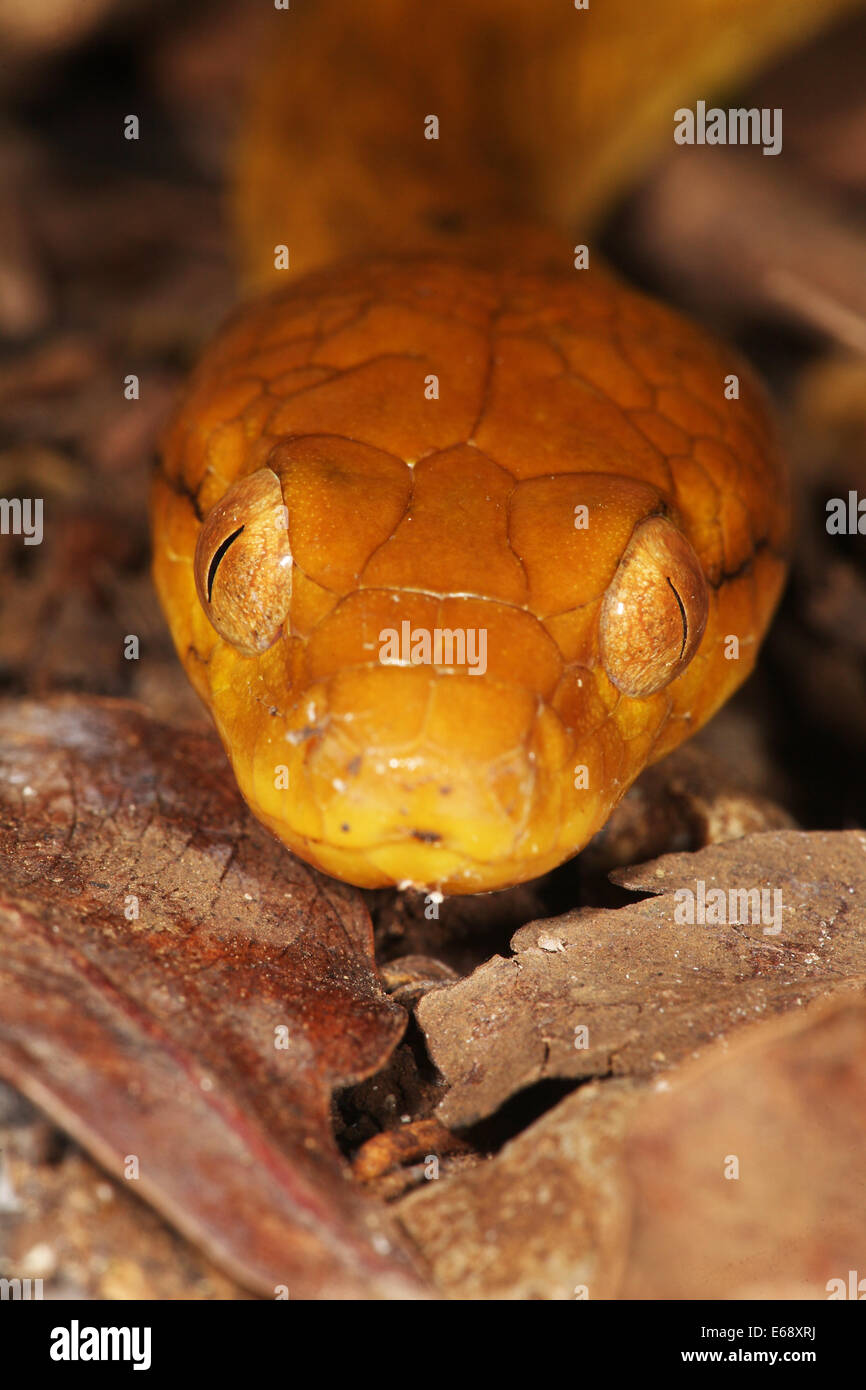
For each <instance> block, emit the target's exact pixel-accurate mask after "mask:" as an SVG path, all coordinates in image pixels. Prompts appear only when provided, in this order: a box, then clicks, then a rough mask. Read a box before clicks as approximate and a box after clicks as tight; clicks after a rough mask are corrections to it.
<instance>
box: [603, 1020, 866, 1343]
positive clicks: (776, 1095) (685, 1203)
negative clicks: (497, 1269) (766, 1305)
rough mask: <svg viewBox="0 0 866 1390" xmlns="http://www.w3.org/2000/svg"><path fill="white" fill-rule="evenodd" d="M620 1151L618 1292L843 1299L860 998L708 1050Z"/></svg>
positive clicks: (859, 1110) (654, 1104)
mask: <svg viewBox="0 0 866 1390" xmlns="http://www.w3.org/2000/svg"><path fill="white" fill-rule="evenodd" d="M626 1153H627V1163H628V1169H629V1173H630V1177H631V1182H632V1184H633V1188H634V1192H633V1197H632V1202H633V1209H634V1213H635V1215H634V1224H633V1231H632V1237H631V1244H630V1250H629V1254H628V1257H627V1271H626V1275H625V1278H624V1281H623V1284H622V1287H621V1291H620V1295H619V1296H620V1297H623V1298H639V1299H641V1298H653V1299H696V1298H715V1299H719V1298H742V1299H754V1298H759V1299H766V1298H779V1299H792V1298H806V1299H814V1298H827V1297H828V1296H829V1294H830V1293H835V1295H836V1297H840V1296H841V1297H842V1298H850V1297H851V1296H852V1295H851V1291H850V1286H849V1271H850V1270H855V1271H859V1273H858V1274H857V1276H856V1279H855V1283H856V1281H857V1280H859V1279H860V1278H863V1277H864V1276H866V1006H864V1002H863V1000H862V998H860V997H858V998H856V999H853V1000H850V1001H848V1002H842V1001H835V1002H834V1003H833V1004H832V1005H830V1006H825V1007H821V1008H819V1009H817V1010H815V1009H810V1010H808V1011H807V1013H806V1014H805V1016H794V1017H793V1018H786V1019H783V1020H781V1021H779V1022H777V1023H776V1024H772V1025H767V1026H765V1027H762V1028H758V1029H754V1030H750V1032H749V1033H748V1034H744V1035H743V1036H742V1038H738V1039H736V1040H735V1041H734V1043H733V1045H732V1047H731V1052H730V1055H729V1056H725V1055H724V1054H723V1053H722V1052H721V1050H720V1049H718V1048H716V1049H714V1051H713V1052H712V1054H711V1055H710V1056H708V1057H707V1058H706V1060H705V1061H702V1062H700V1063H697V1064H695V1065H694V1066H692V1067H690V1068H688V1069H686V1070H685V1071H684V1072H683V1073H682V1074H681V1075H679V1076H678V1077H677V1078H676V1079H675V1080H672V1082H671V1086H670V1088H669V1089H668V1090H667V1091H666V1092H663V1093H661V1094H656V1095H653V1096H652V1097H651V1099H650V1100H648V1101H647V1104H646V1106H645V1107H644V1108H643V1109H642V1110H641V1112H640V1114H639V1116H638V1117H637V1119H636V1121H635V1125H634V1128H633V1132H632V1134H631V1135H630V1137H629V1140H628V1143H627V1149H626ZM696 1232H700V1238H699V1239H696V1238H695V1233H696ZM831 1280H839V1281H841V1287H842V1289H844V1292H841V1291H840V1287H839V1285H837V1286H835V1287H831V1286H830V1281H831ZM864 1292H866V1283H864V1284H863V1285H862V1286H861V1291H860V1293H859V1294H857V1293H855V1294H854V1296H855V1297H860V1298H862V1297H863V1294H864ZM788 1321H796V1319H788Z"/></svg>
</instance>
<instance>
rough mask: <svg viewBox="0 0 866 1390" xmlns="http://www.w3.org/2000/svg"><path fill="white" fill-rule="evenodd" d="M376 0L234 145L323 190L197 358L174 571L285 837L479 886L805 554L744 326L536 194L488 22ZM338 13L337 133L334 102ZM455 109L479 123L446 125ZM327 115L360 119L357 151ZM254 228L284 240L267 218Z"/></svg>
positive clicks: (661, 718)
mask: <svg viewBox="0 0 866 1390" xmlns="http://www.w3.org/2000/svg"><path fill="white" fill-rule="evenodd" d="M510 8H511V6H510V4H509V5H506V6H505V10H506V11H508V10H510ZM501 9H502V7H501V6H491V5H490V4H489V2H488V0H473V2H472V4H470V5H469V6H468V11H467V13H468V16H469V19H468V20H467V21H465V22H469V21H470V20H471V21H473V22H474V21H475V20H477V22H478V23H481V21H482V20H483V22H484V24H485V25H487V26H489V24H490V23H492V22H494V20H491V12H492V10H501ZM364 10H365V15H364V18H363V20H362V18H361V17H360V16H359V17H357V18H356V19H354V20H353V18H352V16H351V13H350V11H349V10H348V9H344V10H343V11H342V16H343V21H344V28H343V30H342V31H341V32H340V34H339V36H338V38H335V37H334V31H333V28H328V26H327V25H326V26H324V32H323V26H322V24H321V23H319V27H318V28H316V27H315V26H316V23H317V21H316V17H315V15H314V16H313V17H312V18H311V19H310V20H309V21H308V22H307V27H306V29H305V28H304V27H303V25H301V26H300V27H299V28H298V29H297V30H296V31H295V32H294V34H293V43H294V45H295V47H294V49H293V51H292V53H291V54H290V55H289V56H288V57H287V55H286V53H285V52H283V51H280V52H279V53H275V55H274V56H273V57H272V60H271V64H270V68H269V69H268V70H266V72H265V76H264V78H262V85H261V87H260V89H259V95H258V97H257V98H256V100H255V101H254V112H253V115H252V116H251V117H250V120H249V123H248V126H247V132H248V139H247V155H246V157H245V158H246V164H245V168H246V169H247V173H248V171H249V168H250V165H251V164H254V165H255V164H256V161H258V163H257V168H258V171H259V172H258V173H257V175H256V177H257V178H258V180H259V185H258V186H259V189H260V192H261V193H262V196H263V197H264V198H265V199H266V200H267V199H270V200H271V201H272V202H274V203H275V205H276V204H277V203H281V204H282V205H283V206H285V205H286V204H288V206H289V209H290V211H289V213H288V214H287V215H286V218H285V221H284V222H282V223H280V224H279V225H280V226H285V227H286V228H288V229H289V231H291V209H292V208H294V209H295V213H296V214H297V209H298V207H299V206H302V205H303V206H304V207H305V208H306V213H305V215H306V218H307V220H306V222H304V224H303V225H301V223H300V222H299V221H298V219H297V216H296V222H297V228H296V234H295V235H294V236H293V235H287V236H286V246H285V247H284V248H283V250H285V251H287V252H288V253H289V255H288V258H287V259H288V269H287V270H285V269H284V266H283V265H282V264H281V265H280V266H279V267H277V265H276V260H277V259H279V255H277V257H276V258H275V260H274V265H273V266H272V267H271V269H272V270H273V274H272V276H271V279H272V281H275V282H276V288H272V287H266V288H265V291H264V292H258V293H255V294H253V295H251V296H250V297H246V298H244V299H243V300H242V302H241V303H240V306H239V307H238V308H237V309H236V310H235V311H234V313H233V314H232V315H231V316H230V318H229V320H228V321H227V322H226V323H225V324H224V326H223V327H222V328H221V329H220V330H219V331H218V333H217V334H216V336H215V337H214V339H213V340H212V341H211V343H210V344H209V345H208V346H207V347H206V348H205V350H204V352H203V353H202V355H201V357H200V359H199V361H198V363H197V365H196V367H195V369H194V371H193V373H192V375H191V378H190V380H189V381H188V383H187V384H186V386H185V388H184V391H183V394H182V397H181V399H180V401H179V403H178V405H177V408H176V410H175V413H174V416H173V418H172V420H171V422H170V424H169V426H168V428H167V430H166V434H165V438H164V443H163V448H162V452H161V458H160V462H159V465H158V468H157V470H156V473H155V477H154V482H153V488H152V494H151V508H150V510H151V530H152V542H153V574H154V580H155V585H156V588H157V592H158V595H159V598H160V601H161V604H162V607H163V610H164V612H165V614H166V617H167V620H168V623H169V627H170V629H171V633H172V637H173V640H174V643H175V646H176V649H177V652H178V654H179V657H180V660H181V662H182V664H183V666H184V668H185V670H186V673H187V675H188V677H189V679H190V681H191V683H192V685H193V687H194V689H195V690H196V692H197V693H198V695H199V696H200V697H201V699H202V701H203V702H204V704H205V705H206V707H207V708H208V710H209V711H210V714H211V716H212V718H213V721H214V723H215V725H216V729H217V731H218V733H219V736H220V738H221V740H222V743H223V745H224V747H225V750H226V753H227V755H228V758H229V761H230V763H231V766H232V769H233V772H234V775H235V778H236V780H237V783H238V786H239V788H240V791H241V793H242V795H243V797H244V798H245V800H246V801H247V803H248V805H249V807H250V808H251V810H252V812H253V813H254V815H255V816H256V817H258V819H259V820H260V821H261V822H262V823H263V824H264V825H265V826H267V827H268V828H269V829H270V830H271V831H272V832H273V833H274V834H275V835H276V836H277V837H279V839H280V840H282V841H283V842H284V843H285V845H286V846H287V847H288V849H289V850H290V851H292V852H293V853H294V854H296V855H298V856H299V857H301V858H302V859H304V860H306V861H307V862H308V863H310V864H313V865H315V866H316V867H317V868H318V869H320V870H322V871H324V872H325V873H327V874H329V875H331V876H333V877H336V878H338V879H341V880H344V881H345V882H347V883H351V884H354V885H357V886H359V887H363V888H379V887H392V886H397V887H403V888H407V887H412V888H415V889H419V890H421V891H423V892H426V893H428V894H431V893H432V894H466V893H478V892H488V891H492V890H495V889H502V888H507V887H510V886H512V885H514V884H517V883H521V882H524V881H526V880H529V879H533V878H535V877H537V876H538V875H541V874H543V873H546V872H547V871H549V870H551V869H552V868H554V867H556V866H557V865H559V864H561V863H562V862H563V861H565V860H567V859H568V858H570V857H571V856H573V855H574V854H576V853H577V852H578V851H579V850H580V849H581V848H583V847H584V846H585V845H586V843H587V841H588V840H589V839H590V838H591V837H592V836H593V835H594V834H595V833H596V832H597V831H598V830H599V829H601V828H602V827H603V826H604V824H605V823H606V821H607V819H608V817H609V816H610V814H611V812H612V810H613V809H614V807H615V806H616V805H617V803H618V802H619V801H620V799H621V798H622V797H623V796H624V795H625V793H626V791H627V790H628V788H629V787H630V786H631V785H632V783H633V782H634V781H635V779H636V778H637V777H638V776H639V775H640V773H641V771H642V770H643V769H644V768H645V767H647V766H648V765H649V764H651V763H653V762H655V761H657V760H658V759H660V758H662V757H664V756H665V755H666V754H667V753H669V752H670V751H671V750H673V749H674V748H675V747H676V746H677V745H678V744H680V743H681V742H682V741H683V740H684V739H686V738H688V737H690V736H691V735H692V734H694V733H695V732H696V731H697V730H698V729H700V728H701V726H702V725H704V724H705V723H706V721H707V720H708V719H710V717H711V716H712V715H713V714H714V713H715V712H716V710H718V709H719V707H720V706H721V705H722V704H723V703H724V702H725V701H726V700H727V699H728V697H729V696H730V695H731V694H732V693H733V692H734V691H735V690H736V689H737V688H738V687H739V686H740V685H741V684H742V682H743V681H744V680H745V678H746V677H747V675H748V674H749V673H750V671H751V670H752V668H753V666H754V664H755V660H756V657H757V653H758V650H759V647H760V644H761V640H762V638H763V636H764V634H765V632H766V630H767V628H768V625H769V623H770V621H771V618H772V615H773V612H774V610H775V608H776V605H777V603H778V600H779V597H780V594H781V591H782V588H783V585H784V580H785V574H786V564H787V554H788V549H789V536H790V513H791V507H790V500H789V483H788V475H787V469H786V464H785V459H784V453H783V450H782V448H781V446H780V442H779V431H778V427H777V425H776V422H775V420H774V417H773V411H772V407H771V405H770V403H769V399H768V396H767V393H766V391H765V389H764V387H763V386H762V384H761V383H760V382H759V381H758V380H757V379H756V377H755V376H754V374H753V373H752V371H751V370H750V368H749V367H748V365H747V364H746V362H745V361H743V360H742V359H741V357H740V356H739V355H738V354H737V353H736V352H735V351H734V349H733V348H731V347H730V346H729V345H727V344H726V343H724V342H721V341H716V340H715V339H714V338H713V337H712V336H710V335H709V334H708V333H706V332H705V331H704V330H703V329H702V328H701V327H699V326H697V325H695V324H692V323H691V322H689V321H688V320H687V319H685V318H684V317H682V316H681V315H680V314H679V313H678V312H676V311H674V310H673V309H671V308H669V307H667V306H666V305H664V304H662V303H660V302H657V301H656V300H654V299H653V298H651V297H649V296H647V295H646V294H644V293H643V292H641V291H639V290H637V289H635V288H633V287H632V286H630V285H629V284H628V283H626V281H625V280H624V279H623V278H621V277H620V276H619V275H618V274H616V273H615V272H614V271H612V270H611V269H609V268H607V267H606V266H605V265H604V264H602V262H601V260H600V258H599V257H598V256H597V255H596V254H595V248H594V247H589V248H588V247H587V246H585V245H584V246H577V247H576V246H575V245H574V244H573V243H574V236H573V234H571V235H570V234H569V231H568V229H564V228H563V227H562V226H561V225H560V226H556V225H554V224H553V222H551V223H550V225H546V226H545V227H544V228H543V229H541V230H538V229H536V228H535V227H534V226H532V225H530V224H531V221H532V219H531V218H524V217H523V215H522V210H521V209H520V208H515V206H514V196H513V183H514V178H513V170H512V171H511V176H510V177H509V175H508V170H505V171H504V172H503V170H502V169H500V168H498V167H497V168H494V169H493V171H492V172H491V164H490V154H489V140H488V139H487V138H486V135H485V132H484V130H482V131H481V134H480V135H478V138H477V139H476V138H474V137H475V134H476V133H477V131H478V127H479V115H478V109H477V107H478V103H477V102H475V101H474V100H473V97H472V93H473V90H474V88H473V84H476V85H477V81H478V78H477V73H476V71H475V69H474V68H473V67H472V64H471V63H470V62H469V60H468V58H467V54H470V53H471V52H474V51H475V49H474V48H473V45H472V42H471V41H470V40H471V38H472V35H470V36H469V38H467V39H466V41H465V42H463V43H461V40H460V36H459V34H458V35H457V36H456V37H455V34H454V32H453V27H452V29H451V30H449V29H448V28H447V26H445V27H444V28H443V27H442V25H441V24H440V25H439V27H438V28H437V27H436V24H437V21H436V20H435V19H432V18H430V17H429V16H428V17H427V18H426V19H425V20H424V23H426V24H427V30H426V31H425V33H424V34H423V35H422V36H421V39H420V41H419V33H418V32H416V31H417V30H418V27H419V26H420V28H421V29H423V23H422V22H421V19H420V14H421V11H420V10H419V9H418V7H417V6H416V7H414V12H413V6H412V5H409V6H402V7H395V6H394V5H393V4H391V3H390V0H378V3H377V4H376V5H375V6H374V7H373V10H372V11H370V10H369V8H368V7H364ZM371 14H373V15H374V17H375V18H377V19H378V21H379V23H378V28H377V29H376V33H375V34H374V35H373V36H372V37H371V35H370V32H369V28H368V27H367V26H368V24H369V20H370V15H371ZM479 16H480V18H479ZM501 17H502V16H501V15H500V19H501ZM452 18H453V17H452ZM506 18H507V15H506ZM496 22H498V21H496ZM353 23H355V25H356V30H355V32H354V34H353V33H352V24H353ZM454 23H456V20H454ZM389 25H390V26H391V29H389V27H388V26H389ZM430 26H433V27H432V28H431V27H430ZM374 27H375V26H374ZM392 30H393V33H392ZM484 33H485V35H486V36H487V38H489V27H488V28H487V29H485V31H484ZM389 34H390V35H391V40H390V41H388V36H389ZM305 36H306V37H305ZM507 37H508V36H507V35H506V36H505V38H504V39H503V43H502V51H503V52H506V51H507V52H508V53H509V54H510V53H511V52H513V49H514V44H512V45H511V47H510V48H509V46H508V42H507ZM352 39H354V40H355V41H356V42H352ZM338 41H339V42H340V43H341V44H342V48H341V52H340V55H339V61H341V62H342V63H343V71H344V72H345V73H346V74H347V76H346V81H345V83H344V84H343V85H342V86H341V84H340V83H339V82H337V81H336V80H335V81H334V90H335V92H336V91H340V92H341V97H340V100H341V101H342V102H343V110H344V111H346V112H350V113H352V119H351V120H350V121H348V122H343V123H341V124H340V125H339V129H338V131H337V133H336V134H335V130H334V118H333V115H332V114H328V111H327V109H325V114H323V115H322V116H321V118H318V117H317V111H319V110H322V109H323V100H322V98H321V84H322V81H323V80H324V79H323V75H322V74H323V71H327V69H325V68H323V55H324V56H325V57H327V58H328V61H333V62H336V61H338V58H337V57H335V56H334V55H335V52H336V49H335V47H334V45H335V44H336V43H337V42H338ZM437 44H438V45H439V48H438V49H437V47H436V45H437ZM305 45H306V47H305ZM280 47H281V45H279V44H276V45H275V48H280ZM431 53H432V54H433V55H434V57H436V56H437V55H438V59H439V60H441V61H438V62H431V61H430V55H431ZM407 54H408V55H409V56H408V57H407ZM398 55H399V56H398ZM289 62H291V63H292V64H293V66H292V67H291V68H290V69H289V68H288V67H287V64H288V63H289ZM431 69H435V76H434V78H433V79H431V80H433V81H434V82H435V84H436V88H435V91H430V92H429V93H428V92H426V91H425V92H424V93H423V94H422V96H421V97H419V96H418V92H417V88H418V84H419V82H422V80H424V74H425V73H429V71H430V70H431ZM468 69H471V71H468ZM497 90H501V88H499V89H497ZM263 93H264V94H263ZM317 94H318V95H319V98H320V99H319V104H318V106H316V105H315V98H316V95H317ZM467 94H468V95H467ZM424 97H426V100H424ZM434 100H435V101H437V102H438V103H439V105H438V106H434V105H432V104H431V103H432V102H433V101H434ZM256 102H257V105H256ZM467 107H468V108H469V109H468V111H467V109H466V108H467ZM458 108H460V109H458ZM485 109H487V110H488V111H489V109H490V107H489V106H488V107H486V108H485ZM496 109H497V110H498V111H500V112H501V110H502V109H503V108H502V106H501V105H500V106H499V107H497V108H496ZM256 111H257V112H258V118H257V117H256ZM436 111H439V112H441V113H444V115H445V117H446V118H447V119H441V118H440V121H441V124H440V135H439V139H438V141H437V140H436V139H434V140H427V139H426V136H427V134H429V129H430V120H429V116H430V113H431V112H436ZM452 115H453V120H451V118H452ZM256 119H258V127H257V126H256ZM448 120H451V124H452V127H453V123H454V121H457V120H459V121H461V122H462V123H463V125H462V130H463V131H464V133H465V132H467V131H468V132H469V134H467V135H466V138H464V139H462V140H461V141H460V142H457V143H456V144H455V142H454V141H451V142H450V143H443V142H444V138H445V131H446V127H447V125H448ZM482 125H483V121H482ZM487 134H489V131H487ZM365 142H366V143H365ZM337 146H340V150H341V151H342V147H343V146H345V148H346V150H349V151H352V150H356V149H359V150H360V151H361V153H360V154H359V156H358V160H357V162H356V163H353V164H352V165H351V168H350V169H349V170H348V172H346V177H345V178H344V179H341V178H338V177H337V176H336V175H335V174H334V172H333V170H334V168H335V167H336V166H335V165H333V164H332V163H329V159H330V158H331V156H332V154H333V151H334V149H335V148H336V147H337ZM437 146H438V147H437ZM276 147H279V150H280V152H281V153H280V157H284V156H285V152H286V151H287V150H288V151H289V154H288V156H287V157H289V158H290V159H294V160H295V170H296V173H297V175H298V176H297V177H296V178H295V179H294V183H292V181H291V180H290V179H289V178H288V176H287V173H286V169H285V168H284V167H280V166H279V164H278V163H275V161H276V156H275V155H274V153H273V149H274V148H276ZM338 154H339V157H340V158H342V157H343V153H340V152H339V151H338ZM392 155H393V158H392ZM334 158H335V159H336V158H337V155H334ZM269 161H270V167H269ZM541 162H542V163H543V160H542V161H541ZM494 163H495V161H494ZM346 168H348V166H344V169H346ZM301 174H305V175H306V176H305V177H301ZM242 184H243V178H241V185H242ZM492 184H495V187H496V189H497V190H501V196H500V192H499V191H497V192H496V194H495V196H494V194H493V193H491V185H492ZM322 189H325V192H324V193H323V192H322ZM335 190H336V194H335ZM243 196H244V195H243V189H241V197H242V198H243ZM328 196H331V197H334V196H336V197H337V201H338V202H340V201H341V200H342V203H345V202H346V200H348V205H349V208H350V212H351V216H349V217H348V219H347V217H346V215H345V208H343V211H342V213H341V215H340V216H337V215H336V214H335V213H334V212H333V209H332V208H331V207H328V206H326V207H323V201H326V199H327V197H328ZM353 199H354V202H353V201H352V200H353ZM497 200H498V201H497ZM342 203H341V206H342ZM247 207H248V209H249V200H248V201H247ZM253 211H254V212H255V209H254V210H253ZM476 212H477V214H478V215H477V216H476ZM497 218H499V225H497V223H496V219H497ZM257 225H258V228H259V234H258V240H256V226H257ZM251 226H252V228H253V232H252V233H251V234H250V233H249V228H250V227H251ZM247 228H248V234H250V235H252V240H253V242H254V243H255V246H256V254H257V255H258V257H259V263H260V264H261V263H262V260H263V259H264V260H268V261H269V260H270V259H271V258H272V256H273V252H274V247H275V245H276V243H275V242H274V240H273V225H272V224H271V223H269V222H268V219H267V217H261V218H260V219H259V221H258V223H257V221H256V216H252V217H249V216H248V218H247ZM308 228H312V230H311V231H309V233H308V234H307V232H306V231H305V229H308ZM293 249H294V253H295V255H294V259H292V253H293ZM284 259H286V258H284ZM280 272H282V273H280Z"/></svg>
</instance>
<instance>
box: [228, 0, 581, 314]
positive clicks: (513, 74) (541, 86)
mask: <svg viewBox="0 0 866 1390" xmlns="http://www.w3.org/2000/svg"><path fill="white" fill-rule="evenodd" d="M555 8H557V7H545V6H541V7H531V6H527V5H526V3H525V0H472V3H471V4H467V5H465V6H460V7H454V6H437V5H435V4H431V3H429V0H367V3H365V4H364V5H359V4H357V0H324V2H323V3H320V4H319V5H317V6H315V7H313V8H311V9H309V10H305V11H302V10H298V11H297V12H296V11H294V10H293V11H290V12H285V11H283V12H276V11H274V12H273V13H272V14H271V15H269V16H268V17H267V19H266V20H265V21H263V33H262V48H263V55H262V62H261V64H260V65H259V66H258V67H257V68H256V71H255V73H254V75H253V78H252V81H251V85H250V92H249V100H248V105H247V115H246V118H245V120H244V123H243V127H242V131H241V135H240V139H239V142H238V147H237V158H236V167H235V178H234V212H235V221H236V225H237V229H238V241H239V248H240V261H241V274H242V279H243V282H244V284H245V285H246V286H247V287H248V288H273V287H275V285H277V284H279V283H280V280H279V276H280V273H281V272H283V271H285V270H286V269H289V270H290V271H291V272H292V274H293V275H294V274H295V273H297V272H300V273H304V272H306V271H309V270H314V269H316V268H318V267H320V266H323V265H327V264H330V263H333V262H336V261H339V260H342V259H345V258H346V257H355V256H367V255H380V254H383V253H394V254H398V255H399V254H407V253H418V252H422V253H426V252H435V253H443V254H454V253H457V254H460V255H468V256H470V257H472V258H473V259H480V260H483V261H484V263H485V264H487V265H495V264H496V263H498V262H504V263H508V262H509V261H511V262H513V261H514V259H515V258H516V257H518V256H519V259H520V262H521V263H522V264H523V265H525V266H532V265H536V264H539V263H541V264H543V263H544V262H545V261H546V260H547V259H548V258H549V257H550V256H552V255H555V256H556V257H557V258H558V259H559V263H560V264H561V263H562V255H563V249H562V237H561V232H562V229H563V224H564V221H565V219H564V217H563V215H562V201H563V200H562V196H561V195H562V190H563V188H564V186H565V184H566V183H567V179H568V175H567V172H566V170H565V168H564V167H563V162H562V161H557V160H556V159H555V158H554V157H553V149H554V147H555V148H560V149H561V148H563V140H562V131H561V122H560V120H559V112H560V111H561V109H562V108H563V105H564V103H563V90H562V89H563V80H562V74H563V62H564V57H565V56H567V55H565V54H564V52H563V50H564V49H565V48H567V46H568V45H569V44H572V45H573V44H574V42H575V26H574V25H573V23H571V21H570V17H569V16H568V15H567V14H566V19H568V21H569V22H568V23H567V24H566V23H564V21H563V17H562V15H558V14H556V13H554V10H555ZM554 132H557V133H556V136H555V138H554V137H553V133H554ZM548 137H550V138H548ZM557 224H559V225H558V226H557ZM557 231H559V232H560V235H559V236H557V235H556V233H557ZM282 283H283V284H284V283H285V279H284V278H283V280H282Z"/></svg>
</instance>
